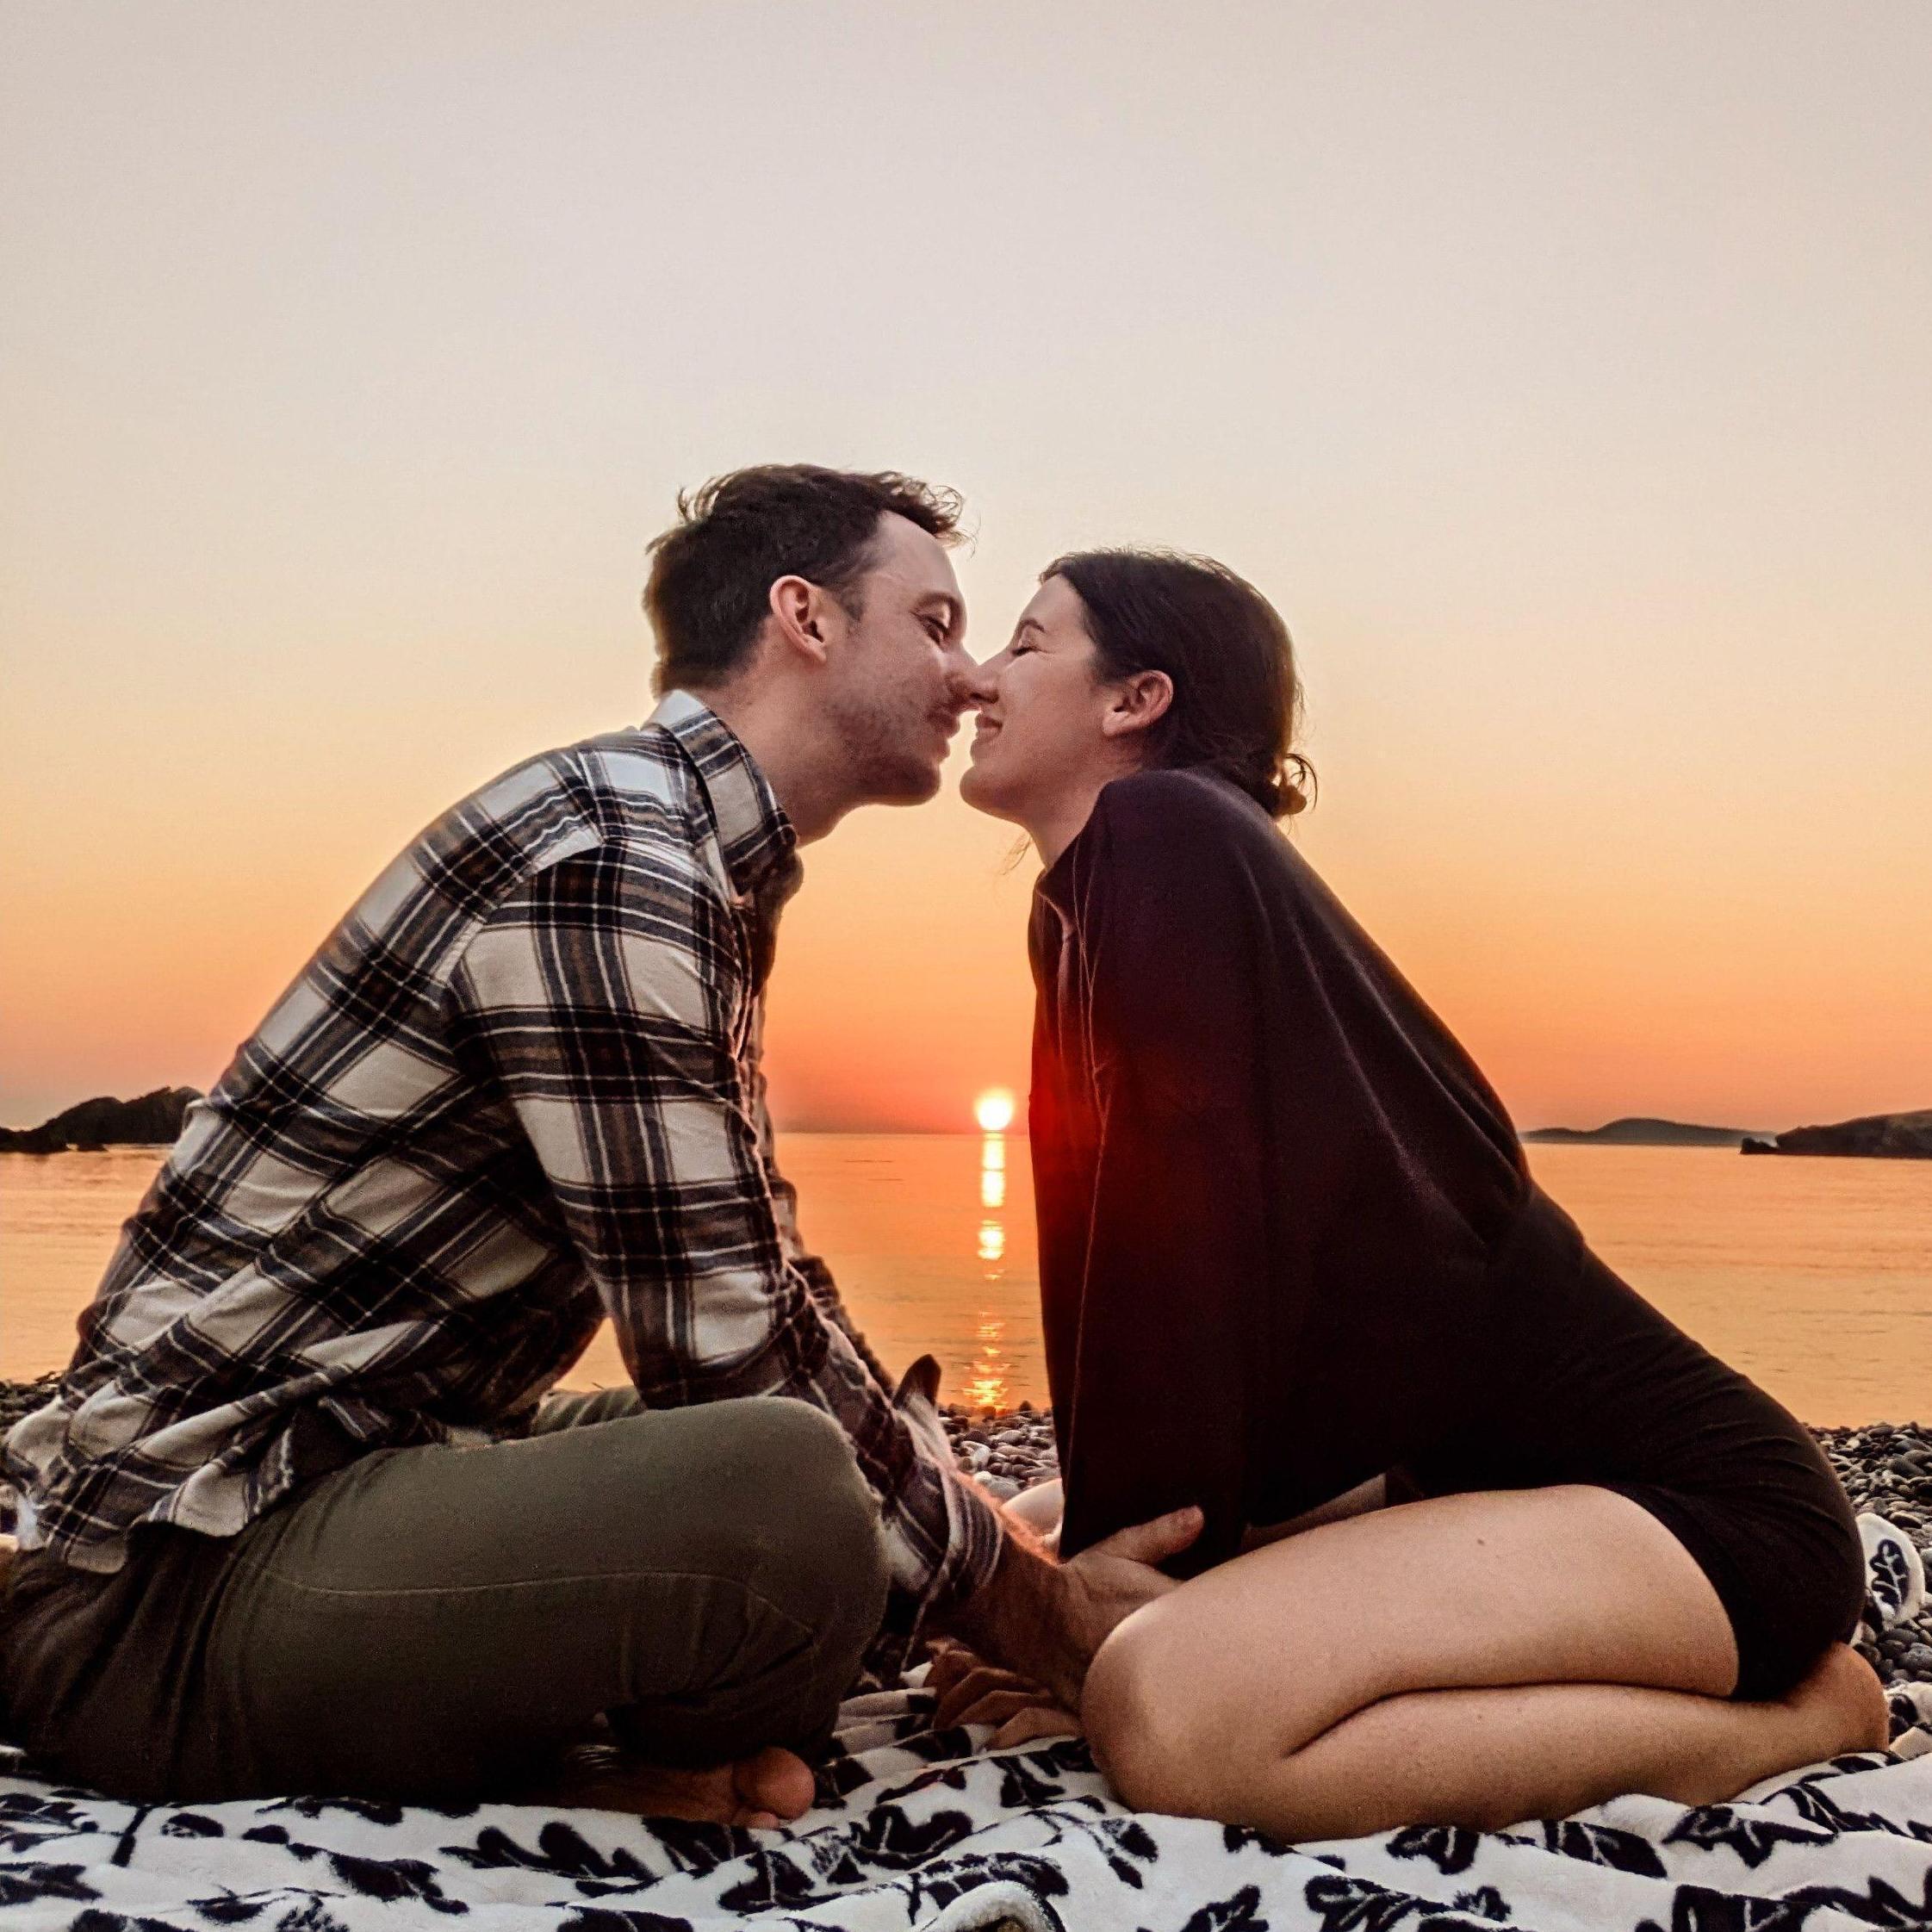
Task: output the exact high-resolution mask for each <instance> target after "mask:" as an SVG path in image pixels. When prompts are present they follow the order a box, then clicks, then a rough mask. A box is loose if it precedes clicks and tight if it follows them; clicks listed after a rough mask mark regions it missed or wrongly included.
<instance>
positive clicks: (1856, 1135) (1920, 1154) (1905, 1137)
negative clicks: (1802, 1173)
mask: <svg viewBox="0 0 1932 1932" xmlns="http://www.w3.org/2000/svg"><path fill="white" fill-rule="evenodd" d="M1743 1152H1745V1153H1748V1154H1853V1155H1860V1156H1862V1157H1863V1158H1865V1159H1867V1160H1932V1107H1923V1108H1921V1109H1919V1110H1918V1111H1917V1112H1916V1113H1911V1114H1861V1115H1860V1116H1859V1117H1858V1118H1857V1119H1856V1120H1854V1121H1834V1122H1833V1123H1832V1124H1831V1125H1830V1126H1829V1127H1794V1128H1792V1129H1791V1131H1790V1132H1789V1133H1788V1134H1765V1135H1756V1134H1753V1135H1750V1136H1748V1137H1747V1138H1746V1140H1745V1141H1744V1144H1743Z"/></svg>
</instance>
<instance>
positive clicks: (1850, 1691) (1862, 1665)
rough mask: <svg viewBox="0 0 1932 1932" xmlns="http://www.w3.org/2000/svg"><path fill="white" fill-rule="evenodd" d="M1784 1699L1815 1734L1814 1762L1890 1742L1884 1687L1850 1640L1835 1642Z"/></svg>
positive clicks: (1887, 1707)
mask: <svg viewBox="0 0 1932 1932" xmlns="http://www.w3.org/2000/svg"><path fill="white" fill-rule="evenodd" d="M1782 1701H1783V1702H1784V1704H1785V1705H1786V1707H1787V1708H1788V1709H1789V1710H1790V1711H1792V1713H1793V1715H1794V1716H1797V1717H1798V1718H1803V1719H1804V1720H1805V1723H1806V1725H1807V1727H1808V1729H1809V1730H1810V1731H1811V1735H1812V1736H1815V1738H1816V1740H1817V1746H1818V1749H1817V1759H1816V1760H1814V1761H1817V1760H1823V1759H1824V1758H1829V1757H1837V1756H1840V1755H1842V1754H1843V1753H1845V1752H1847V1751H1882V1750H1883V1749H1885V1746H1886V1745H1887V1744H1889V1743H1891V1742H1892V1712H1891V1710H1890V1707H1889V1706H1888V1705H1887V1704H1886V1701H1885V1686H1884V1685H1882V1684H1881V1683H1879V1680H1878V1675H1877V1673H1876V1672H1874V1671H1873V1668H1872V1667H1871V1665H1870V1664H1868V1663H1867V1662H1866V1661H1865V1660H1864V1658H1863V1657H1861V1656H1859V1654H1858V1652H1857V1651H1855V1650H1854V1649H1852V1648H1851V1646H1850V1645H1849V1644H1847V1643H1834V1644H1833V1645H1832V1646H1831V1648H1830V1649H1829V1650H1827V1651H1826V1652H1825V1654H1824V1655H1823V1656H1822V1657H1820V1658H1819V1659H1818V1661H1817V1663H1816V1664H1815V1665H1813V1666H1812V1668H1811V1674H1810V1675H1809V1676H1807V1677H1806V1678H1805V1680H1804V1681H1803V1682H1802V1683H1801V1684H1799V1685H1798V1687H1797V1688H1796V1689H1795V1690H1793V1691H1792V1692H1791V1693H1789V1694H1788V1695H1787V1696H1786V1697H1785V1698H1784V1699H1783V1700H1782Z"/></svg>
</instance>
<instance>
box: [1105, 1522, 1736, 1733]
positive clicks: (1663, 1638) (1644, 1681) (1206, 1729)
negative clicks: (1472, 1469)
mask: <svg viewBox="0 0 1932 1932" xmlns="http://www.w3.org/2000/svg"><path fill="white" fill-rule="evenodd" d="M1736 1679H1737V1649H1736V1640H1735V1638H1734V1637H1733V1636H1732V1634H1731V1628H1730V1618H1729V1617H1728V1616H1727V1615H1726V1613H1725V1611H1724V1606H1723V1604H1722V1603H1721V1602H1720V1601H1719V1600H1718V1593H1717V1592H1716V1591H1715V1590H1714V1589H1713V1588H1712V1587H1711V1583H1710V1581H1708V1579H1707V1578H1706V1577H1705V1575H1704V1572H1703V1571H1702V1570H1701V1569H1699V1567H1698V1565H1697V1563H1696V1562H1694V1561H1693V1559H1692V1557H1691V1556H1690V1554H1689V1553H1688V1552H1687V1550H1685V1549H1684V1547H1683V1545H1682V1544H1680V1543H1679V1542H1678V1541H1677V1539H1676V1538H1674V1537H1673V1536H1672V1535H1671V1534H1670V1532H1669V1531H1668V1530H1667V1529H1665V1528H1664V1526H1663V1525H1662V1524H1661V1523H1660V1522H1658V1521H1657V1520H1656V1518H1655V1517H1653V1516H1651V1515H1650V1514H1649V1513H1648V1512H1647V1511H1645V1510H1644V1509H1643V1508H1642V1507H1640V1506H1638V1505H1637V1504H1636V1503H1634V1502H1632V1501H1631V1500H1629V1499H1628V1498H1627V1497H1624V1496H1621V1495H1618V1494H1615V1493H1614V1492H1612V1491H1610V1490H1606V1489H1598V1488H1588V1487H1585V1486H1582V1485H1570V1486H1565V1487H1562V1488H1548V1489H1526V1490H1506V1491H1486V1492H1479V1493H1475V1494H1466V1495H1456V1496H1444V1497H1439V1498H1435V1499H1432V1500H1426V1501H1423V1502H1415V1503H1407V1504H1404V1505H1401V1506H1399V1507H1396V1508H1393V1509H1385V1510H1380V1511H1377V1512H1376V1513H1373V1514H1370V1515H1365V1516H1358V1517H1355V1518H1351V1519H1349V1520H1347V1521H1345V1522H1338V1523H1331V1524H1327V1525H1323V1526H1321V1527H1320V1528H1316V1529H1312V1530H1309V1531H1306V1532H1304V1533H1303V1534H1301V1535H1299V1536H1295V1537H1290V1538H1286V1539H1285V1540H1284V1541H1282V1542H1279V1543H1275V1544H1269V1545H1268V1546H1267V1547H1266V1548H1264V1549H1261V1550H1255V1551H1253V1552H1252V1553H1251V1554H1249V1555H1246V1556H1238V1557H1236V1558H1234V1559H1233V1561H1232V1562H1227V1563H1224V1564H1222V1565H1221V1566H1220V1567H1219V1568H1218V1569H1213V1570H1209V1571H1208V1572H1206V1573H1205V1574H1204V1575H1201V1576H1198V1577H1196V1578H1194V1579H1192V1580H1191V1581H1189V1582H1187V1583H1184V1584H1183V1585H1182V1586H1181V1587H1179V1588H1178V1589H1177V1590H1174V1591H1172V1592H1171V1593H1169V1594H1167V1595H1165V1596H1163V1597H1160V1598H1158V1599H1156V1600H1154V1601H1153V1602H1152V1603H1150V1604H1147V1605H1145V1606H1143V1607H1142V1608H1141V1609H1140V1610H1138V1611H1136V1612H1134V1615H1133V1616H1132V1617H1130V1618H1128V1619H1127V1621H1126V1622H1125V1623H1123V1624H1121V1625H1120V1627H1119V1628H1118V1629H1117V1630H1116V1631H1115V1632H1114V1634H1113V1635H1112V1636H1111V1637H1109V1639H1108V1641H1107V1643H1105V1644H1103V1646H1102V1648H1101V1650H1100V1652H1099V1654H1098V1656H1096V1658H1095V1660H1094V1664H1093V1668H1092V1670H1091V1671H1090V1674H1089V1676H1088V1680H1087V1689H1086V1693H1085V1696H1084V1699H1083V1702H1082V1713H1083V1716H1084V1718H1085V1720H1086V1723H1087V1725H1088V1729H1089V1731H1090V1734H1091V1735H1092V1736H1094V1739H1095V1743H1096V1749H1098V1750H1099V1751H1100V1752H1101V1753H1102V1755H1103V1758H1104V1756H1105V1755H1106V1750H1107V1746H1108V1742H1109V1738H1111V1737H1117V1736H1121V1735H1123V1734H1126V1735H1132V1736H1135V1737H1137V1738H1140V1739H1143V1740H1146V1741H1149V1742H1151V1741H1152V1740H1154V1739H1159V1741H1160V1743H1159V1747H1158V1748H1167V1749H1188V1748H1189V1747H1190V1744H1194V1743H1207V1742H1208V1741H1210V1740H1214V1741H1217V1746H1218V1744H1224V1743H1226V1742H1227V1741H1229V1740H1240V1741H1241V1742H1242V1745H1243V1747H1244V1748H1246V1749H1252V1750H1254V1751H1255V1752H1256V1753H1258V1755H1261V1756H1263V1757H1267V1756H1270V1755H1277V1756H1278V1755H1283V1754H1285V1753H1287V1752H1290V1751H1294V1750H1297V1749H1300V1748H1301V1746H1302V1745H1303V1744H1306V1743H1308V1742H1309V1741H1310V1740H1311V1739H1313V1738H1314V1737H1317V1736H1320V1735H1321V1733H1322V1732H1324V1731H1326V1730H1329V1729H1330V1728H1331V1727H1333V1725H1335V1724H1339V1723H1340V1722H1341V1721H1342V1720H1343V1719H1344V1718H1347V1717H1349V1716H1351V1714H1352V1713H1353V1712H1355V1711H1359V1710H1362V1709H1364V1708H1365V1707H1366V1706H1368V1705H1371V1704H1375V1703H1377V1702H1379V1701H1380V1700H1381V1699H1383V1698H1388V1697H1395V1696H1399V1695H1401V1694H1402V1693H1407V1692H1413V1691H1426V1690H1442V1689H1451V1688H1473V1687H1482V1686H1494V1685H1505V1684H1538V1683H1591V1682H1593V1683H1607V1684H1631V1685H1642V1686H1647V1687H1653V1688H1656V1689H1660V1690H1676V1691H1691V1692H1697V1693H1703V1694H1705V1695H1708V1696H1712V1697H1725V1696H1728V1695H1729V1694H1730V1692H1731V1689H1732V1687H1734V1685H1735V1684H1736Z"/></svg>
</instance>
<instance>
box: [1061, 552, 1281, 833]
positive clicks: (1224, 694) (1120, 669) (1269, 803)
mask: <svg viewBox="0 0 1932 1932" xmlns="http://www.w3.org/2000/svg"><path fill="white" fill-rule="evenodd" d="M1052 577H1059V578H1062V579H1064V580H1065V581H1066V582H1067V583H1068V584H1070V585H1072V587H1073V590H1074V593H1075V594H1076V595H1078V598H1079V599H1080V601H1081V603H1082V604H1084V606H1086V612H1087V631H1088V633H1089V635H1090V636H1091V637H1092V638H1093V643H1094V653H1095V655H1096V656H1097V657H1098V659H1099V661H1100V674H1101V676H1102V677H1103V679H1106V680H1109V681H1111V680H1114V679H1116V678H1130V677H1132V676H1134V674H1135V673H1137V672H1140V671H1165V673H1166V674H1167V675H1168V677H1169V678H1170V679H1171V680H1172V683H1173V686H1174V701H1173V703H1172V704H1171V705H1169V706H1168V709H1167V711H1166V714H1165V716H1164V717H1163V718H1160V719H1159V721H1158V722H1157V723H1156V724H1153V725H1152V727H1151V728H1150V730H1149V731H1148V733H1147V740H1148V743H1147V756H1148V762H1149V763H1150V764H1152V765H1156V766H1165V767H1173V766H1178V765H1198V766H1205V767H1207V768H1208V770H1209V771H1212V772H1218V773H1220V774H1221V777H1223V778H1225V779H1227V780H1231V781H1232V782H1233V784H1235V785H1238V786H1240V788H1241V789H1242V791H1244V792H1246V793H1247V795H1248V796H1249V797H1250V798H1253V799H1255V800H1256V801H1257V802H1258V804H1260V805H1261V806H1262V807H1263V809H1264V810H1265V811H1267V812H1268V813H1269V814H1270V816H1271V817H1276V818H1285V817H1288V816H1289V814H1290V813H1293V812H1297V811H1301V810H1302V809H1303V808H1304V807H1305V806H1306V805H1307V804H1308V800H1309V799H1310V798H1311V797H1313V795H1314V767H1313V766H1311V765H1310V764H1309V763H1308V760H1307V759H1306V758H1304V757H1303V756H1302V755H1301V753H1300V752H1298V751H1296V750H1295V749H1294V742H1295V727H1296V725H1297V724H1298V723H1299V722H1300V718H1301V680H1299V679H1298V678H1297V677H1296V675H1295V647H1294V645H1293V644H1292V643H1290V642H1289V635H1288V626H1287V625H1286V624H1283V622H1282V620H1281V615H1280V613H1279V612H1277V610H1276V609H1275V606H1273V605H1272V604H1270V602H1269V601H1268V599H1266V598H1265V597H1264V596H1263V595H1262V594H1261V593H1260V592H1259V591H1258V590H1257V589H1256V588H1255V587H1254V586H1253V585H1252V584H1251V583H1249V582H1248V581H1247V580H1246V578H1244V577H1238V576H1236V575H1235V574H1234V573H1233V571H1232V570H1230V569H1229V568H1227V565H1226V564H1224V563H1216V562H1214V559H1213V558H1212V557H1205V556H1181V555H1179V554H1177V553H1176V552H1174V551H1171V550H1081V551H1078V552H1076V553H1074V554H1073V555H1072V556H1063V557H1059V558H1057V559H1056V560H1055V561H1054V562H1052V563H1049V564H1048V565H1047V568H1045V569H1044V570H1042V571H1041V574H1040V581H1041V583H1045V582H1046V581H1047V580H1048V579H1049V578H1052Z"/></svg>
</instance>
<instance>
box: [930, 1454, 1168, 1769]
mask: <svg viewBox="0 0 1932 1932" xmlns="http://www.w3.org/2000/svg"><path fill="white" fill-rule="evenodd" d="M1061 1500H1062V1499H1061V1490H1060V1485H1059V1483H1058V1482H1053V1483H1047V1484H1042V1485H1041V1486H1040V1487H1039V1488H1034V1489H1030V1490H1028V1491H1026V1492H1025V1493H1024V1494H1022V1495H1021V1496H1019V1497H1017V1498H1016V1499H1015V1500H1014V1501H1013V1502H1011V1503H1010V1504H1008V1505H1006V1506H1004V1508H1003V1510H1002V1514H1003V1515H1004V1516H1005V1517H1006V1518H1007V1519H1008V1520H1009V1525H1013V1534H1014V1536H1015V1538H1016V1540H1023V1541H1024V1542H1025V1544H1027V1545H1028V1547H1029V1548H1030V1550H1033V1551H1034V1552H1035V1553H1036V1556H1037V1557H1039V1558H1045V1559H1047V1561H1048V1562H1052V1563H1053V1564H1054V1566H1055V1569H1054V1575H1055V1579H1056V1587H1055V1589H1054V1591H1053V1595H1054V1597H1055V1598H1056V1599H1057V1611H1058V1614H1057V1617H1056V1618H1055V1619H1054V1620H1055V1621H1056V1622H1057V1623H1058V1624H1059V1625H1060V1628H1059V1631H1058V1632H1057V1633H1056V1635H1057V1637H1058V1641H1056V1642H1054V1643H1052V1644H1050V1645H1043V1646H1042V1647H1041V1653H1040V1657H1039V1660H1038V1664H1037V1666H1036V1668H1038V1669H1039V1674H1038V1675H1034V1674H1029V1672H1028V1670H1026V1669H1025V1668H1019V1667H1020V1666H1022V1665H1024V1664H1026V1663H1028V1662H1034V1660H1033V1659H1031V1658H1029V1657H1027V1656H1016V1655H1011V1654H1010V1647H1009V1655H1008V1656H1006V1657H1005V1658H1004V1659H1003V1661H999V1662H994V1661H990V1660H989V1659H988V1658H987V1657H986V1656H983V1655H981V1653H980V1651H979V1650H978V1649H975V1648H973V1647H972V1645H971V1644H968V1643H962V1642H960V1640H959V1639H958V1638H956V1637H947V1636H941V1637H935V1638H934V1639H933V1640H932V1643H931V1647H930V1648H931V1668H930V1670H929V1673H928V1675H927V1686H928V1687H929V1689H931V1690H933V1691H934V1692H935V1693H937V1696H938V1705H937V1707H936V1709H935V1713H934V1722H935V1725H936V1727H937V1728H939V1729H941V1730H945V1729H947V1728H948V1727H950V1726H951V1725H954V1724H992V1725H994V1726H995V1727H996V1728H995V1730H994V1732H993V1736H992V1737H991V1741H990V1745H991V1749H996V1750H997V1749H1005V1748H1006V1747H1008V1746H1010V1745H1015V1744H1023V1743H1029V1742H1030V1741H1031V1740H1033V1739H1034V1738H1036V1737H1055V1736H1069V1737H1077V1736H1079V1735H1080V1719H1079V1716H1078V1711H1079V1700H1080V1687H1081V1684H1082V1682H1083V1681H1084V1678H1085V1675H1086V1668H1087V1666H1088V1665H1089V1664H1090V1662H1092V1661H1093V1657H1094V1654H1095V1653H1096V1651H1097V1650H1098V1649H1099V1648H1100V1646H1101V1645H1102V1643H1104V1642H1105V1641H1106V1639H1107V1637H1109V1635H1110V1634H1111V1633H1112V1631H1113V1630H1114V1629H1115V1626H1116V1625H1117V1624H1120V1623H1121V1622H1122V1621H1124V1620H1125V1619H1126V1618H1128V1617H1129V1616H1131V1615H1132V1614H1133V1613H1134V1611H1136V1610H1138V1609H1139V1608H1140V1606H1142V1605H1143V1604H1145V1603H1149V1602H1151V1601H1152V1600H1153V1599H1154V1598H1156V1597H1158V1596H1162V1595H1165V1593H1167V1592H1168V1591H1170V1590H1171V1589H1174V1588H1176V1587H1177V1583H1176V1581H1175V1579H1174V1578H1172V1577H1171V1576H1168V1575H1165V1573H1164V1572H1163V1571H1161V1570H1160V1569H1158V1568H1157V1567H1156V1566H1157V1565H1158V1564H1159V1563H1160V1562H1164V1561H1165V1559H1166V1558H1168V1557H1170V1556H1175V1555H1177V1554H1178V1552H1180V1551H1181V1550H1184V1549H1186V1548H1187V1546H1188V1545H1189V1544H1190V1543H1192V1542H1193V1541H1194V1540H1195V1538H1196V1537H1197V1536H1199V1535H1200V1533H1201V1528H1202V1514H1201V1512H1200V1511H1199V1510H1198V1509H1197V1508H1192V1507H1190V1508H1187V1509H1180V1510H1173V1511H1171V1512H1170V1513H1168V1514H1166V1515H1165V1516H1159V1517H1156V1518H1155V1519H1153V1520H1152V1522H1147V1523H1139V1524H1135V1525H1132V1526H1131V1527H1130V1528H1128V1529H1124V1530H1120V1531H1115V1534H1114V1535H1112V1536H1110V1537H1108V1538H1105V1539H1104V1540H1103V1541H1102V1542H1100V1543H1096V1544H1093V1545H1092V1546H1091V1547H1090V1548H1089V1549H1086V1550H1082V1551H1081V1552H1080V1554H1079V1555H1078V1556H1075V1557H1073V1558H1072V1559H1071V1560H1070V1561H1068V1562H1065V1563H1059V1562H1058V1555H1059V1526H1060V1505H1061ZM989 1648H990V1646H989ZM1028 1648H1030V1646H1028Z"/></svg>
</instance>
